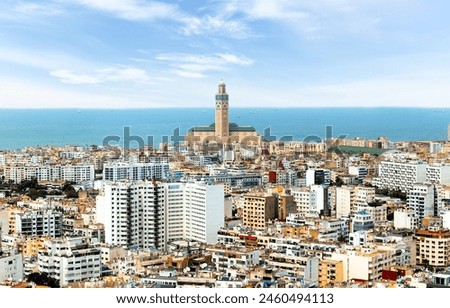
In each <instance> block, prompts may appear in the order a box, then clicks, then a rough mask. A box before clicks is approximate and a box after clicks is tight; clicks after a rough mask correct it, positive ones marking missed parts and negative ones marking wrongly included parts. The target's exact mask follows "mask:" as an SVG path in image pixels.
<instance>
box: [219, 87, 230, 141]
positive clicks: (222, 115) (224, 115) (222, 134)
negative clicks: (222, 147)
mask: <svg viewBox="0 0 450 308" xmlns="http://www.w3.org/2000/svg"><path fill="white" fill-rule="evenodd" d="M215 125H216V128H215V131H216V136H217V137H219V138H224V140H222V141H223V142H226V140H225V138H228V137H229V131H230V127H229V122H228V94H227V91H226V88H225V82H223V80H221V81H220V83H219V92H218V93H217V94H216V123H215Z"/></svg>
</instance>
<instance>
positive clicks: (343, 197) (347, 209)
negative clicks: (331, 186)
mask: <svg viewBox="0 0 450 308" xmlns="http://www.w3.org/2000/svg"><path fill="white" fill-rule="evenodd" d="M352 192H353V188H352V187H347V186H343V187H336V218H341V217H342V216H348V215H350V213H351V200H352Z"/></svg>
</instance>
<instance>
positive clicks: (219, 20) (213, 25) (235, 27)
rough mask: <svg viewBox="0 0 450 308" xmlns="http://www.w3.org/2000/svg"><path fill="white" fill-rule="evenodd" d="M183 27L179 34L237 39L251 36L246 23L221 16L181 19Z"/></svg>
mask: <svg viewBox="0 0 450 308" xmlns="http://www.w3.org/2000/svg"><path fill="white" fill-rule="evenodd" d="M181 21H183V23H184V25H183V26H181V32H182V33H183V34H184V35H187V36H191V35H205V34H206V35H218V36H225V37H231V38H237V39H244V38H248V37H249V36H251V35H252V34H251V30H250V28H249V27H248V25H247V24H246V23H244V22H243V21H240V20H237V19H226V18H224V17H223V16H209V15H206V16H203V17H188V18H183V19H181Z"/></svg>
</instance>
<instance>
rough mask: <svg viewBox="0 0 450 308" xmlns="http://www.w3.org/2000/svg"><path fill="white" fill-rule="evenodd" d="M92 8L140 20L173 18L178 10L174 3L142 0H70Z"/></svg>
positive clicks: (178, 13) (178, 15)
mask: <svg viewBox="0 0 450 308" xmlns="http://www.w3.org/2000/svg"><path fill="white" fill-rule="evenodd" d="M72 1H73V2H74V3H77V4H80V5H83V6H85V7H89V8H92V9H96V10H100V11H104V12H108V13H111V14H114V15H116V16H117V17H119V18H123V19H127V20H134V21H142V20H154V19H158V18H170V19H175V18H177V17H180V12H179V11H178V9H177V7H176V6H175V5H171V4H167V3H163V2H158V1H142V0H72Z"/></svg>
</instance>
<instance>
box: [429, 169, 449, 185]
mask: <svg viewBox="0 0 450 308" xmlns="http://www.w3.org/2000/svg"><path fill="white" fill-rule="evenodd" d="M425 182H427V183H433V184H450V166H449V165H445V166H428V167H427V178H426V180H425Z"/></svg>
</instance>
